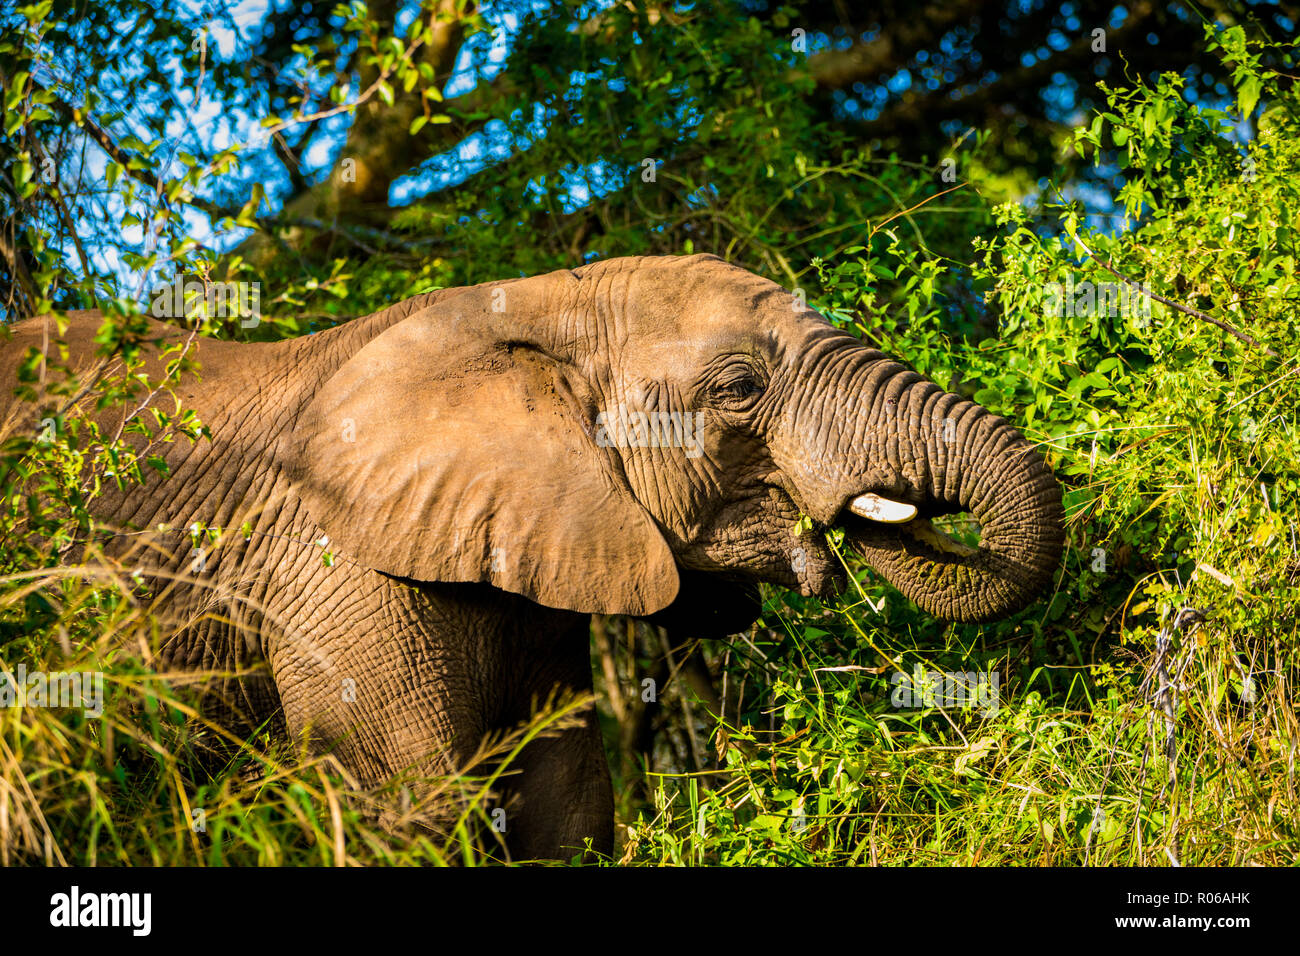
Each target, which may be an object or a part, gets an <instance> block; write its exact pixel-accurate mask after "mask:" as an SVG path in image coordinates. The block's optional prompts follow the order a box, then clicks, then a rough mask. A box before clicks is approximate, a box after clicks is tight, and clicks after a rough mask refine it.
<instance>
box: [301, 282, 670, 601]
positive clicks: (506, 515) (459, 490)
mask: <svg viewBox="0 0 1300 956" xmlns="http://www.w3.org/2000/svg"><path fill="white" fill-rule="evenodd" d="M528 281H534V280H528ZM512 298H513V299H514V301H515V302H516V303H518V302H519V301H520V300H521V299H522V297H521V296H518V295H517V294H516V293H513V292H512ZM521 311H522V310H520V309H519V308H518V307H516V308H514V309H512V311H511V313H510V314H509V315H507V314H504V313H503V314H501V315H494V314H493V313H492V312H491V311H490V310H489V309H485V308H484V305H483V302H482V301H481V297H478V296H465V295H461V296H457V297H455V298H454V299H452V300H451V301H449V302H447V303H445V304H443V305H434V306H431V307H429V308H427V309H425V310H422V311H420V312H417V313H415V314H414V315H412V316H410V317H409V318H406V319H403V320H401V321H400V322H397V323H396V324H394V325H393V326H391V327H390V328H388V329H387V330H385V331H384V332H382V333H380V334H379V335H378V336H376V337H375V338H374V339H372V340H371V341H370V342H368V343H367V344H366V345H365V346H364V347H362V348H361V349H360V350H359V351H358V352H357V353H356V354H355V355H354V356H353V357H352V358H350V359H348V360H347V361H346V362H345V363H344V364H343V365H342V366H341V367H340V368H339V370H338V371H337V372H335V373H334V375H333V376H332V377H331V378H330V379H329V380H328V381H327V382H326V383H325V384H324V385H323V386H322V387H321V389H320V391H319V392H317V394H316V395H315V397H314V398H313V399H312V400H311V401H310V403H309V404H308V405H307V406H306V408H305V409H304V412H303V413H302V414H301V415H300V416H299V419H298V422H297V424H296V427H295V429H294V432H293V434H292V436H291V439H290V443H289V449H288V450H289V451H290V453H291V455H292V457H291V459H290V461H289V462H288V463H287V464H288V468H289V472H290V476H291V478H292V479H293V481H294V484H295V486H296V489H297V492H298V494H299V496H300V497H301V499H302V501H303V503H304V504H305V505H306V508H307V510H308V512H309V513H310V515H311V516H312V518H313V519H314V520H315V522H316V524H318V525H319V526H320V527H321V528H322V529H323V530H324V531H325V533H326V535H328V537H329V538H330V541H331V546H332V549H333V550H334V551H335V552H336V553H337V554H338V555H339V556H340V557H342V558H348V559H351V560H353V561H356V562H358V563H360V564H363V565H366V566H369V567H371V568H374V569H376V570H378V571H382V572H384V573H385V574H391V575H396V576H400V577H405V578H413V579H415V580H418V581H446V582H456V581H480V582H488V583H490V584H492V585H494V586H496V587H498V588H501V589H503V590H506V591H511V592H513V593H515V594H521V595H523V596H524V597H527V598H529V599H531V600H533V601H536V602H538V603H539V604H544V605H546V606H548V607H555V608H564V609H568V610H573V611H580V612H584V613H603V614H631V615H644V614H648V613H653V612H654V611H657V610H659V609H660V608H663V607H665V606H667V605H668V604H670V603H671V602H672V600H673V598H674V596H675V595H676V593H677V587H678V579H677V570H676V564H675V562H674V560H673V556H672V553H671V552H670V551H669V548H668V545H667V543H666V542H665V541H664V539H663V536H662V535H661V533H660V531H659V529H658V527H657V526H656V525H655V523H654V521H653V519H652V518H651V517H650V515H649V514H648V513H647V512H646V511H645V510H644V509H643V508H642V507H641V505H640V504H639V503H638V502H637V501H636V499H635V498H634V497H633V496H632V494H631V492H630V491H629V490H628V488H627V486H626V484H625V481H624V479H623V477H622V473H621V471H620V470H619V469H618V467H617V466H616V465H615V464H614V463H613V461H612V460H611V458H610V457H607V455H608V450H607V449H602V448H599V447H597V445H596V442H595V441H594V440H593V439H592V437H591V433H590V431H589V426H588V425H587V424H586V422H587V420H588V419H587V417H586V416H587V415H588V414H589V413H590V410H591V409H592V408H593V407H594V403H593V402H592V401H591V395H590V392H589V390H588V388H587V386H586V384H585V382H584V380H583V379H582V377H581V376H580V375H579V374H578V373H577V371H576V369H575V368H574V367H573V365H572V364H571V363H569V362H567V361H566V360H564V359H563V358H560V357H558V356H557V355H556V354H555V353H554V352H553V351H552V350H551V349H549V348H547V347H546V346H545V345H544V344H543V343H541V342H539V341H536V340H535V339H536V336H535V335H529V334H523V335H521V334H520V332H521V328H520V326H524V327H525V328H524V329H523V331H524V332H525V333H526V332H528V331H529V329H528V328H527V327H528V326H531V327H532V330H533V331H535V330H536V329H537V328H538V327H539V324H540V323H546V322H548V321H550V320H549V319H547V317H546V316H544V315H542V316H539V315H538V314H536V312H533V313H531V314H530V316H529V318H528V319H527V320H526V321H525V320H523V319H521V318H520V317H519V316H520V312H521ZM511 316H513V318H512V317H511ZM592 417H594V415H593V416H592Z"/></svg>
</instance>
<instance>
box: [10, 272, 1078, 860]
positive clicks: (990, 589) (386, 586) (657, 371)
mask: <svg viewBox="0 0 1300 956" xmlns="http://www.w3.org/2000/svg"><path fill="white" fill-rule="evenodd" d="M47 322H48V320H46V319H34V320H30V321H28V322H25V323H21V324H20V325H18V326H17V327H16V328H15V330H14V337H13V340H12V341H11V342H9V343H8V344H6V345H4V346H3V351H2V353H0V354H2V356H3V362H4V365H3V368H0V372H3V373H4V374H6V375H8V376H9V379H8V380H10V381H12V380H13V375H14V367H15V364H16V362H17V360H18V358H19V357H20V356H21V355H22V353H23V352H24V350H25V349H26V347H27V346H29V345H33V344H34V345H37V346H38V347H39V346H40V345H41V343H42V340H43V337H44V336H45V335H46V333H47V331H48V330H49V329H48V327H47ZM98 324H99V317H98V315H96V314H93V313H92V314H82V315H75V316H74V318H73V323H72V328H71V330H70V332H69V341H70V345H71V347H72V354H73V356H74V358H75V359H76V360H77V361H79V362H80V363H81V365H82V366H83V367H88V366H89V365H90V364H91V362H92V361H93V355H92V351H93V343H92V342H91V336H93V334H94V330H95V328H96V327H97V325H98ZM158 331H159V334H160V336H162V335H166V336H169V337H171V338H173V339H174V338H175V336H176V335H177V332H176V331H175V330H174V329H169V328H166V327H163V326H159V327H158ZM197 351H198V356H197V357H198V359H199V361H200V362H201V364H202V377H201V380H200V381H193V380H187V382H186V383H185V384H184V385H183V386H182V387H181V388H180V389H179V394H180V396H181V398H182V400H183V402H184V403H185V404H186V406H188V407H191V408H193V409H195V410H196V411H197V413H198V415H199V417H200V418H201V420H202V421H203V422H204V423H205V424H206V425H208V426H209V428H210V429H211V433H212V440H211V442H208V441H201V442H199V443H198V444H193V445H192V444H191V443H189V442H187V441H184V440H181V441H179V442H176V443H174V444H172V445H170V446H168V448H167V451H166V457H167V460H168V463H169V465H170V467H171V474H170V477H169V478H168V479H166V480H165V481H164V480H160V479H157V478H156V477H155V478H154V479H153V480H151V481H150V483H149V484H148V485H147V486H145V487H144V488H143V489H141V488H136V489H133V490H131V491H130V492H129V493H127V494H125V495H122V494H117V493H113V494H110V495H108V496H107V497H106V498H104V499H103V500H102V501H101V502H100V503H99V508H100V512H101V514H102V515H103V517H104V518H105V519H106V520H108V521H109V522H110V523H116V524H117V525H119V526H121V527H123V528H156V526H157V525H158V524H159V523H168V524H170V525H172V526H173V527H179V528H184V527H187V526H189V525H190V524H191V523H192V522H195V521H199V522H202V523H204V524H206V525H208V526H218V527H223V528H238V527H239V526H240V524H241V523H242V522H243V521H246V520H247V521H249V522H250V523H251V524H252V527H253V529H254V533H253V535H252V536H251V538H250V539H249V540H248V541H244V540H243V538H242V537H241V536H239V535H231V536H228V537H229V538H233V539H234V540H227V541H226V542H225V543H223V544H222V546H221V547H220V548H218V549H216V550H215V551H213V553H212V554H210V555H206V556H205V565H204V567H203V569H202V571H200V572H199V573H198V574H197V575H190V574H189V568H190V564H191V562H192V560H193V558H194V555H193V554H192V552H191V545H190V542H189V539H188V536H187V535H184V534H171V535H170V536H169V535H165V534H164V535H157V536H155V540H156V541H157V542H166V543H167V547H168V549H169V550H171V551H172V552H173V557H172V559H171V560H170V562H165V561H164V562H162V565H161V567H160V569H159V570H158V572H157V573H156V575H155V576H154V578H153V580H154V581H155V582H156V583H157V582H162V581H163V580H164V578H165V577H166V576H167V575H168V574H178V575H180V576H181V577H184V578H190V579H194V578H197V580H189V581H183V582H181V583H180V584H178V585H176V586H174V587H173V588H172V589H171V590H170V591H169V592H168V593H167V595H166V596H165V600H164V601H163V604H162V607H163V609H164V610H165V611H166V613H168V614H169V615H170V617H169V619H170V620H173V621H176V622H178V623H179V624H183V625H185V626H184V627H183V628H178V630H177V631H176V632H175V633H173V634H171V635H170V636H169V637H168V639H167V640H166V641H165V643H164V645H163V647H162V648H161V654H162V660H163V662H164V663H165V664H168V665H171V666H180V667H185V668H223V669H228V670H247V669H249V668H255V667H256V666H257V665H259V663H261V662H265V666H264V667H263V669H262V671H261V675H262V676H257V675H254V676H247V677H244V678H242V679H239V680H232V681H229V682H227V684H226V685H225V686H224V704H223V707H224V709H223V711H222V712H223V714H224V713H227V712H228V711H234V713H233V714H231V715H230V718H231V719H232V720H235V719H238V720H239V721H242V722H243V723H248V722H256V721H260V720H264V719H267V718H269V717H271V716H272V715H274V714H276V713H277V712H278V711H279V710H280V709H281V708H282V713H283V721H284V723H285V724H286V725H287V729H288V731H289V732H290V733H292V734H295V735H304V736H305V737H306V738H307V739H308V741H309V742H310V743H311V745H312V746H313V747H314V748H315V749H316V750H327V749H328V750H331V751H332V752H333V753H334V754H335V755H337V757H338V758H339V759H340V760H341V761H342V763H343V764H344V765H345V766H346V767H347V768H348V769H350V770H351V771H352V772H353V773H354V774H355V775H356V776H357V777H358V778H359V779H360V780H361V781H362V782H363V783H365V784H368V785H374V784H378V783H379V782H381V781H384V780H386V779H388V778H389V777H390V776H391V775H392V774H394V773H396V772H398V771H401V770H403V769H406V768H410V767H414V768H416V769H417V770H420V771H426V772H433V773H441V772H447V771H451V770H454V769H455V768H457V767H458V766H460V765H461V764H462V763H463V762H464V761H465V760H467V759H468V758H469V757H470V756H471V755H472V754H473V753H474V751H475V749H476V747H477V746H478V744H479V742H480V740H481V738H482V737H483V735H484V734H485V733H488V732H491V731H493V730H498V729H502V728H509V727H512V726H514V725H516V724H518V723H519V722H521V721H524V720H526V719H527V718H528V717H529V716H530V714H531V713H532V707H533V705H534V702H535V701H538V700H544V699H545V698H546V697H547V696H548V694H550V693H551V692H552V691H553V690H555V689H557V688H560V689H569V690H573V691H587V690H589V689H590V687H591V666H590V662H589V660H588V626H589V615H590V614H591V613H596V612H598V613H605V614H629V615H635V616H643V617H651V618H652V619H653V620H656V621H663V622H664V623H665V624H667V625H670V626H673V627H678V628H683V629H685V630H686V631H688V632H690V633H691V634H692V636H716V635H719V634H724V633H730V632H734V631H736V630H740V629H743V628H744V627H746V626H748V624H749V623H750V622H751V621H752V620H753V618H754V616H755V615H756V613H757V604H756V602H755V600H754V585H755V584H756V583H757V582H760V581H767V582H772V583H776V584H780V585H786V586H789V587H797V588H799V589H800V590H801V591H803V592H804V593H806V594H819V595H824V596H828V595H831V594H833V593H835V592H836V590H837V589H838V588H839V587H841V586H842V583H843V582H842V580H841V579H840V577H839V573H838V572H837V568H838V566H839V564H838V561H837V560H836V559H835V558H834V556H833V555H832V554H831V553H830V552H829V551H828V549H827V547H826V545H825V542H824V538H823V531H824V529H826V528H828V527H832V526H841V527H844V528H845V530H846V532H847V534H848V536H849V540H850V542H851V543H852V544H853V546H854V547H856V548H857V549H858V551H859V552H860V553H861V554H862V555H863V556H864V557H865V559H866V560H867V561H868V562H869V563H870V564H871V565H873V566H874V567H875V568H876V569H877V570H878V571H879V572H880V573H881V574H882V575H884V576H885V577H886V578H887V579H888V580H889V581H890V582H892V583H893V584H894V585H895V586H896V587H898V588H899V590H901V591H902V592H903V593H904V594H905V595H907V597H909V598H911V599H912V600H913V601H915V602H916V603H917V604H918V605H920V606H921V607H922V608H924V609H925V610H927V611H929V612H930V613H933V614H935V615H938V616H940V617H945V618H950V619H955V620H984V619H990V618H995V617H999V616H1002V615H1006V614H1008V613H1011V612H1014V611H1016V610H1017V609H1019V608H1021V607H1023V606H1024V605H1025V604H1027V603H1028V602H1029V601H1031V600H1032V599H1033V598H1034V597H1035V595H1036V594H1038V593H1039V592H1040V590H1041V589H1042V588H1043V587H1044V586H1045V585H1046V584H1048V583H1049V582H1050V580H1051V578H1052V575H1053V572H1054V571H1055V569H1056V567H1057V564H1058V561H1059V556H1060V550H1061V545H1062V511H1061V495H1060V490H1059V487H1058V485H1057V483H1056V482H1055V480H1054V479H1053V477H1052V475H1051V474H1050V472H1049V471H1048V469H1047V467H1046V466H1045V465H1044V463H1043V460H1042V459H1041V458H1040V457H1039V455H1038V454H1037V453H1035V452H1034V451H1033V450H1032V448H1031V447H1030V446H1029V445H1028V443H1027V442H1025V440H1024V439H1022V438H1021V437H1020V436H1019V435H1018V434H1017V433H1016V431H1015V430H1014V429H1012V428H1011V426H1009V425H1008V424H1007V423H1006V422H1005V421H1003V420H1002V419H1000V418H996V417H994V416H992V415H990V414H989V413H988V412H986V411H985V410H984V409H982V408H980V407H979V406H977V405H974V404H973V403H971V402H968V401H965V400H962V399H960V398H958V397H957V396H955V395H950V394H946V393H944V392H943V390H942V389H940V388H939V387H938V386H936V385H935V384H933V383H931V382H928V381H926V380H924V379H922V378H921V377H920V376H918V375H916V374H915V373H913V372H910V371H908V370H906V369H905V368H904V367H902V366H901V365H899V364H897V363H895V362H893V361H891V360H889V359H887V358H885V357H884V356H883V355H882V354H881V353H879V352H876V351H873V350H871V349H867V348H864V347H863V346H862V345H861V344H860V342H859V341H858V340H857V339H854V338H852V337H850V336H848V335H846V334H844V333H842V332H839V331H837V330H836V329H834V328H833V327H832V326H830V325H829V324H828V323H827V322H826V321H825V320H824V319H823V318H822V317H821V316H819V315H817V314H816V313H815V312H812V311H809V310H807V309H803V308H801V307H799V306H798V304H797V303H796V301H795V299H794V298H793V297H792V296H791V295H790V294H789V293H788V292H786V291H785V290H783V289H781V288H780V287H779V286H777V285H775V284H774V283H772V282H769V281H767V280H765V279H762V278H759V277H757V276H754V275H752V274H751V273H748V272H746V271H744V270H742V269H739V268H736V267H733V266H730V265H727V264H725V263H723V262H722V261H721V260H719V259H716V258H714V257H712V256H693V257H689V258H675V257H664V258H652V259H614V260H610V261H606V262H600V263H595V264H592V265H589V266H584V267H582V268H580V269H578V270H575V271H572V272H569V271H563V272H556V273H552V274H550V275H545V276H540V277H536V278H531V279H520V280H510V281H504V282H499V283H488V284H486V285H482V286H475V287H471V288H467V289H451V290H442V291H438V292H433V293H428V294H425V295H421V296H417V297H416V298H414V299H409V300H407V301H405V302H402V303H400V304H398V305H396V306H393V307H392V308H390V309H388V310H385V311H384V312H381V313H377V314H375V315H372V316H368V317H366V318H363V319H358V320H356V321H353V322H350V323H348V324H347V325H345V326H342V327H340V328H337V329H333V330H330V331H327V332H322V333H319V334H316V335H312V336H308V337H304V338H300V339H296V340H292V341H287V342H280V343H268V344H235V343H227V342H220V341H216V340H212V339H202V340H200V344H199V346H198V349H197ZM5 392H6V393H8V392H9V390H8V389H5ZM620 406H622V407H624V408H626V409H627V410H628V411H629V412H636V411H642V410H644V411H658V412H668V413H678V414H680V413H683V412H690V413H691V414H692V416H693V417H692V419H691V420H690V421H691V424H692V425H693V426H695V428H694V430H693V431H691V432H690V433H682V434H681V435H679V436H678V437H679V440H678V441H677V444H678V445H679V446H681V447H634V446H635V445H636V442H635V437H636V436H635V433H633V434H632V435H631V436H621V435H620V434H619V433H618V431H617V426H616V425H612V426H611V427H607V428H605V430H604V431H602V428H601V422H604V423H606V424H607V425H609V424H610V422H611V420H612V421H613V422H617V419H618V409H619V407H620ZM24 408H28V409H29V408H30V406H19V405H16V404H15V403H14V402H12V400H9V401H8V404H7V412H8V414H7V416H6V417H7V418H10V419H12V418H13V416H14V415H15V414H26V413H25V412H24V410H23V409H24ZM602 412H604V413H611V414H610V418H608V419H600V418H599V416H600V415H601V413H602ZM11 424H12V423H11ZM26 427H31V426H30V424H28V425H27V426H26ZM865 493H874V494H876V495H879V496H881V498H883V499H886V501H887V502H890V503H892V504H890V505H889V507H890V508H894V509H897V508H904V509H905V510H906V506H908V505H910V506H914V507H915V509H916V517H915V518H913V519H912V520H911V521H908V522H907V523H903V524H881V523H878V522H873V521H868V520H864V519H861V518H858V517H857V516H855V515H853V514H852V513H850V512H849V510H848V507H847V506H848V504H849V502H850V501H852V500H854V499H855V498H857V497H858V496H860V495H863V494H865ZM963 511H968V512H970V513H972V514H973V515H974V516H975V518H976V519H978V521H979V522H980V525H981V529H982V539H981V542H980V545H979V547H978V549H968V548H963V547H961V546H960V545H957V544H956V543H954V542H952V541H951V540H950V539H948V538H947V537H945V536H944V535H942V534H941V533H940V532H938V531H936V530H934V529H933V528H932V527H931V526H930V525H929V522H928V521H927V520H926V519H927V518H929V517H933V516H936V515H942V514H948V513H955V512H963ZM801 514H802V515H807V516H808V517H810V518H811V519H812V522H813V528H812V530H810V531H806V532H805V533H803V534H802V535H801V536H798V537H796V535H795V533H794V529H795V526H796V523H797V522H798V520H799V518H800V515H801ZM323 536H328V538H329V541H330V544H329V547H330V549H331V550H332V552H333V553H334V555H335V558H336V560H335V563H334V564H333V566H326V564H325V562H323V561H322V548H321V547H320V546H318V545H315V544H313V542H316V541H318V540H319V539H321V538H322V537H323ZM135 540H137V539H134V538H131V539H127V538H123V541H124V542H131V541H135ZM125 547H126V544H125V543H124V544H123V548H125ZM142 560H143V561H145V562H146V563H148V562H153V563H154V564H158V559H157V558H151V557H147V556H146V557H145V558H143V559H142ZM351 687H355V700H350V699H348V698H349V697H350V694H349V689H350V688H351ZM520 766H521V769H522V773H521V774H519V775H518V776H517V777H515V778H514V779H513V780H512V781H511V782H510V784H509V786H508V788H507V790H506V791H505V792H504V793H503V794H502V799H503V800H509V801H510V802H509V804H508V815H507V837H506V838H507V843H508V846H509V849H510V851H511V853H512V855H513V856H514V857H515V858H517V859H519V858H534V857H566V856H569V855H571V853H572V850H573V848H580V847H581V846H582V845H583V842H584V840H585V839H590V841H591V845H592V846H593V847H594V848H595V849H596V850H598V851H601V852H605V853H608V852H609V851H610V850H611V849H612V842H613V819H612V798H611V791H610V781H609V774H608V770H607V768H606V763H605V757H604V754H603V753H602V749H601V741H600V736H599V733H598V730H597V725H596V721H595V717H594V714H592V713H590V712H589V713H588V715H587V719H586V722H585V725H584V726H583V727H581V728H580V729H576V730H570V731H566V732H565V733H564V734H563V735H561V736H560V737H559V738H557V739H553V740H546V741H541V742H538V743H536V744H533V745H531V746H530V747H529V748H528V749H526V750H525V752H524V754H523V756H522V761H521V765H520ZM417 796H418V794H417Z"/></svg>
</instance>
